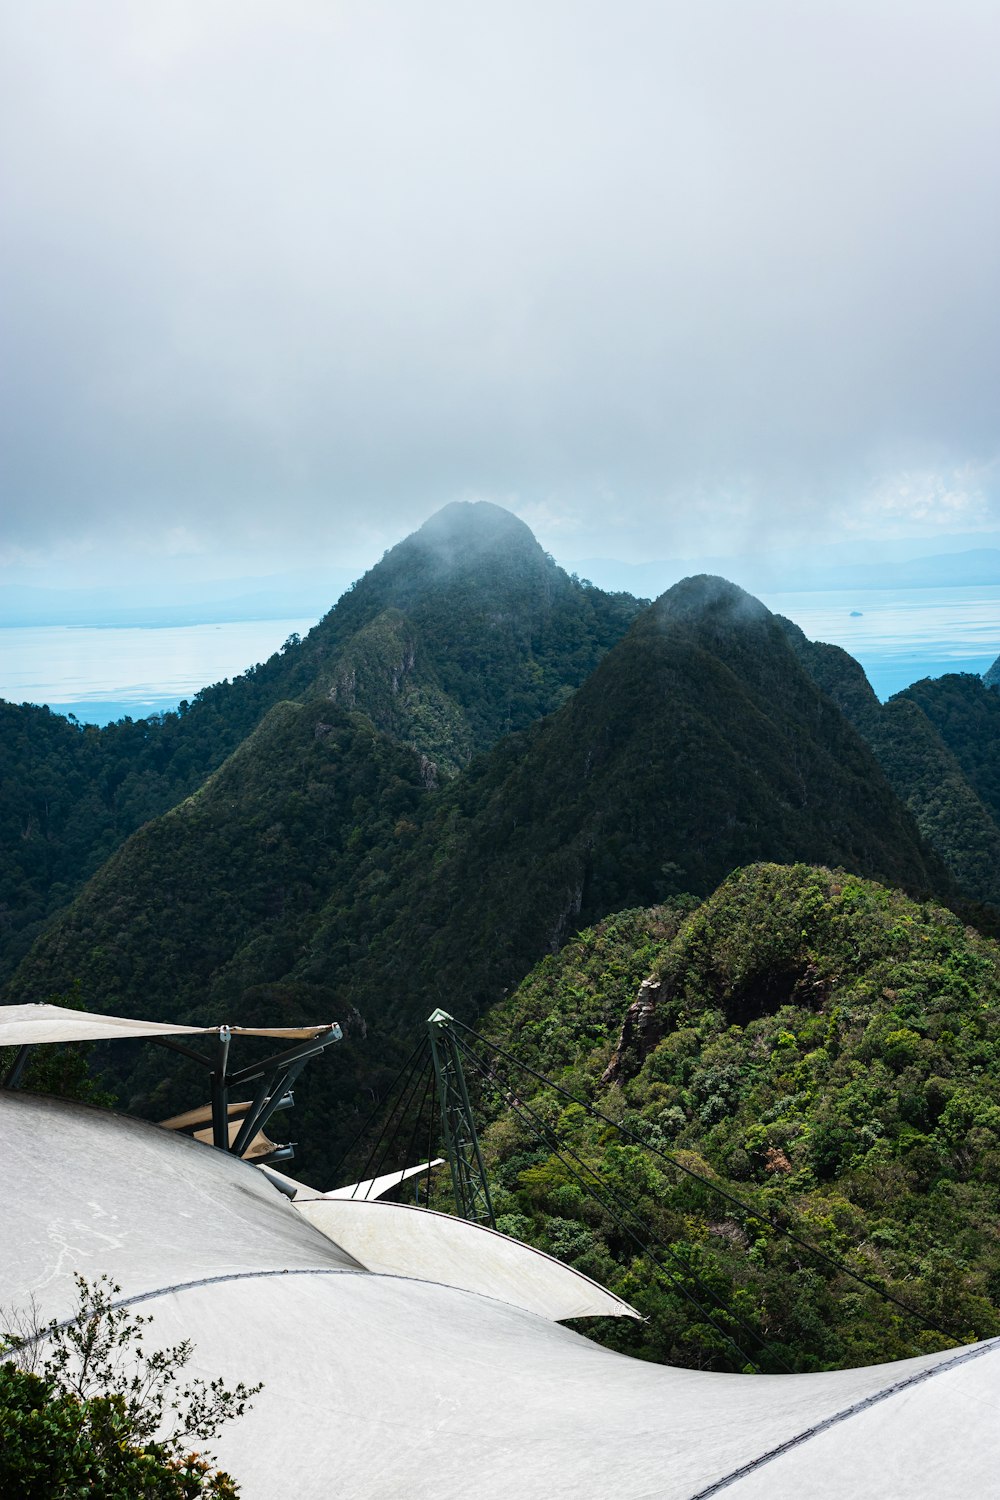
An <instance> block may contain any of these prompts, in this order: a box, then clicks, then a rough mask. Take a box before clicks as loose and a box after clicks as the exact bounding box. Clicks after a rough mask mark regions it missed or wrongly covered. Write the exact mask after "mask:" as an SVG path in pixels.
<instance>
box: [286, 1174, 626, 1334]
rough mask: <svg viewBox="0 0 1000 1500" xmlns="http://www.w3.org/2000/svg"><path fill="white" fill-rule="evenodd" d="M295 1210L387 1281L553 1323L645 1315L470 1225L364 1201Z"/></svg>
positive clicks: (298, 1202) (310, 1203) (545, 1258)
mask: <svg viewBox="0 0 1000 1500" xmlns="http://www.w3.org/2000/svg"><path fill="white" fill-rule="evenodd" d="M295 1208H296V1209H297V1211H298V1212H299V1213H300V1214H301V1215H302V1217H303V1218H304V1219H308V1221H309V1223H310V1224H313V1225H315V1227H316V1228H317V1229H318V1230H320V1232H321V1233H322V1234H325V1235H326V1236H327V1237H328V1238H329V1239H331V1240H333V1242H334V1244H336V1245H339V1246H340V1247H341V1249H343V1250H346V1251H347V1253H348V1254H349V1255H353V1256H354V1259H355V1260H357V1261H360V1262H361V1264H362V1265H363V1266H365V1267H366V1268H367V1269H368V1270H369V1271H375V1272H377V1273H379V1274H380V1275H386V1276H412V1277H414V1278H415V1279H416V1280H417V1281H437V1282H441V1283H442V1284H443V1285H445V1286H456V1287H461V1289H462V1290H463V1291H466V1292H478V1293H479V1295H480V1296H482V1297H495V1298H497V1300H498V1301H500V1302H509V1303H510V1304H511V1306H512V1307H520V1308H523V1309H524V1310H525V1312H532V1313H537V1314H538V1316H539V1317H540V1318H550V1319H551V1320H552V1321H553V1322H560V1321H561V1320H562V1319H564V1318H600V1317H605V1318H638V1316H639V1314H638V1313H637V1312H636V1310H635V1308H634V1307H629V1305H628V1303H627V1302H623V1301H622V1300H621V1298H620V1297H615V1296H614V1295H613V1294H612V1293H611V1292H608V1291H605V1289H604V1287H602V1286H598V1284H597V1282H596V1281H591V1279H590V1277H589V1276H581V1274H580V1272H579V1271H574V1270H571V1269H570V1267H569V1266H564V1265H563V1264H562V1262H561V1261H558V1260H553V1258H552V1256H551V1255H545V1254H543V1253H542V1251H541V1250H535V1249H533V1248H532V1247H531V1246H530V1245H524V1244H522V1243H521V1241H520V1240H513V1239H511V1238H510V1237H509V1236H508V1235H506V1234H498V1233H497V1231H496V1230H495V1229H486V1228H484V1227H483V1226H482V1225H479V1224H470V1223H468V1222H467V1221H466V1220H465V1219H456V1218H452V1217H450V1216H449V1215H448V1214H438V1213H432V1212H431V1211H430V1210H428V1209H426V1208H415V1207H411V1206H410V1205H409V1204H405V1203H377V1202H370V1201H369V1202H366V1201H365V1200H364V1199H363V1198H354V1199H351V1198H342V1199H334V1200H331V1199H330V1197H329V1196H326V1197H323V1198H296V1199H295Z"/></svg>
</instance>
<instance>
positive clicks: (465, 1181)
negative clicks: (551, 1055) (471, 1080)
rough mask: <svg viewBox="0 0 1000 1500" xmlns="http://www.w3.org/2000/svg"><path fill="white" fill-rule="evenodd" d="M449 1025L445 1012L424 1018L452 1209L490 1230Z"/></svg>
mask: <svg viewBox="0 0 1000 1500" xmlns="http://www.w3.org/2000/svg"><path fill="white" fill-rule="evenodd" d="M452 1023H453V1018H452V1017H451V1016H449V1014H448V1012H447V1011H445V1010H436V1011H435V1012H434V1014H433V1015H432V1016H429V1017H428V1019H427V1031H428V1033H429V1035H430V1041H431V1059H432V1061H433V1063H434V1077H435V1079H436V1081H437V1091H438V1102H439V1104H440V1107H441V1132H442V1135H443V1145H444V1152H445V1155H446V1156H447V1158H448V1165H449V1167H450V1168H451V1182H452V1187H453V1188H454V1190H455V1207H456V1209H457V1211H458V1213H459V1215H460V1216H461V1218H463V1219H471V1220H472V1222H473V1223H474V1224H487V1225H488V1226H489V1227H490V1229H495V1228H496V1218H495V1216H494V1213H493V1200H492V1199H491V1197H490V1187H489V1183H488V1182H487V1180H486V1168H485V1166H484V1165H483V1155H482V1152H481V1151H480V1149H479V1137H478V1135H477V1134H476V1122H475V1121H474V1120H473V1118H472V1106H471V1104H470V1103H469V1091H468V1089H467V1088H466V1085H465V1072H464V1070H463V1068H462V1055H461V1052H460V1051H459V1047H458V1038H457V1037H456V1036H455V1032H454V1029H453V1024H452Z"/></svg>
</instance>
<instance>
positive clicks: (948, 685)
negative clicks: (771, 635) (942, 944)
mask: <svg viewBox="0 0 1000 1500" xmlns="http://www.w3.org/2000/svg"><path fill="white" fill-rule="evenodd" d="M783 624H784V627H785V629H786V631H787V632H788V637H789V640H790V641H791V643H792V646H793V648H794V649H795V651H796V652H797V653H798V655H799V658H800V660H801V661H802V663H803V665H804V666H805V668H806V670H807V671H808V672H809V674H810V675H811V676H812V678H813V680H814V681H815V682H816V683H817V684H818V685H819V686H820V687H822V688H823V690H824V691H825V692H827V693H829V695H830V696H831V698H833V699H834V701H835V702H836V703H837V704H838V706H839V707H840V708H841V710H842V711H843V713H844V714H845V715H846V716H847V718H848V719H850V721H851V723H852V724H853V725H854V727H855V728H856V729H857V730H858V732H859V734H861V735H862V736H863V737H864V738H865V740H866V741H867V742H868V744H869V745H870V747H871V749H872V751H873V753H874V755H875V757H876V759H877V760H878V762H879V764H880V765H881V767H882V769H883V771H884V772H885V775H886V777H887V778H888V780H889V783H890V785H891V786H892V788H893V790H894V791H895V792H896V794H897V796H898V797H899V798H900V799H901V800H902V801H903V802H904V803H905V804H906V806H907V807H908V808H909V810H910V812H911V813H912V814H913V817H914V819H915V820H916V823H917V826H918V828H919V829H920V832H921V833H922V834H923V836H924V838H925V839H926V840H927V842H928V844H929V845H930V846H931V848H932V849H933V850H934V851H935V853H936V854H937V855H938V856H939V858H940V859H941V860H942V861H943V862H944V863H945V864H946V865H947V867H948V869H949V870H950V872H951V874H952V875H953V877H954V879H955V881H956V883H957V884H958V886H959V887H960V888H961V889H962V891H964V892H965V893H966V894H967V895H968V896H970V897H972V898H974V899H975V900H976V901H980V902H985V903H989V904H990V905H991V906H993V907H997V906H1000V694H998V693H995V692H992V691H991V690H990V689H989V688H987V687H985V686H984V685H983V682H982V679H981V678H979V677H976V676H975V675H974V674H972V673H949V674H948V675H946V676H944V677H939V678H933V679H932V678H925V679H924V680H923V681H921V682H918V683H914V684H913V686H912V687H909V688H905V689H904V690H903V692H901V693H896V694H895V696H894V697H892V698H890V699H889V701H888V702H887V703H884V704H883V703H880V702H879V701H878V698H877V697H876V696H875V693H874V692H873V690H872V688H871V686H870V685H869V682H868V679H867V678H866V677H865V674H864V672H863V670H862V669H861V667H860V666H859V664H858V663H857V662H856V661H855V660H854V658H853V657H852V656H849V655H848V654H847V652H846V651H843V650H842V649H841V648H840V647H839V646H827V645H823V644H821V643H819V642H816V641H809V640H807V639H806V637H805V635H804V634H803V633H802V631H801V630H800V629H799V627H798V626H797V625H793V624H792V623H791V622H790V621H788V620H786V621H783ZM982 915H983V916H984V917H985V919H986V920H987V921H988V923H990V925H992V926H994V927H995V926H996V913H995V912H994V913H992V914H990V913H984V914H982Z"/></svg>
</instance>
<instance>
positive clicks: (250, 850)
mask: <svg viewBox="0 0 1000 1500" xmlns="http://www.w3.org/2000/svg"><path fill="white" fill-rule="evenodd" d="M758 859H772V860H781V861H796V860H801V859H804V860H809V861H813V862H823V863H829V864H840V865H844V866H845V867H847V868H849V869H851V870H853V871H855V872H858V873H863V874H872V875H878V876H879V877H881V878H883V879H885V880H887V881H890V882H892V883H893V884H897V885H901V886H904V887H906V888H909V889H911V890H915V891H930V890H937V891H938V892H944V893H947V891H948V889H949V882H948V878H947V876H946V874H945V872H944V869H943V867H941V866H940V865H938V864H937V862H936V861H935V859H934V858H933V856H932V855H930V854H929V853H928V851H927V850H926V848H925V847H924V846H923V844H922V842H921V840H920V837H919V834H918V833H917V830H916V827H915V825H914V824H913V821H912V819H911V818H910V816H909V814H908V813H907V812H906V810H905V808H904V807H903V806H902V805H901V804H900V802H899V801H898V800H897V798H896V797H895V796H894V794H893V793H892V791H891V789H890V788H889V786H888V784H887V782H886V781H885V778H884V776H883V775H882V773H881V771H880V770H879V768H878V765H877V764H876V762H875V760H874V758H873V756H872V754H871V752H870V750H869V749H868V748H867V746H866V745H865V744H864V742H863V741H862V739H861V738H860V737H859V735H858V734H857V733H856V732H855V731H854V729H853V728H852V727H851V725H850V724H849V723H848V722H847V720H846V718H845V717H844V715H843V714H842V713H841V712H840V711H839V709H838V708H837V707H836V706H835V704H834V703H833V702H832V700H831V699H830V698H828V697H827V696H826V695H825V694H824V693H823V692H822V691H821V690H820V689H819V688H818V687H817V686H816V684H815V683H814V682H813V681H812V680H811V678H810V677H809V676H808V675H807V673H806V672H805V670H804V669H803V667H802V665H801V663H800V661H799V659H798V657H797V655H796V653H795V651H794V650H793V649H792V646H791V644H790V643H789V640H788V637H787V634H786V632H785V631H784V629H783V628H782V626H781V624H780V623H779V621H778V620H777V619H776V618H775V617H774V616H772V615H771V614H770V613H769V612H768V611H767V610H766V609H765V608H764V606H763V605H761V604H759V603H758V602H757V601H756V600H754V599H752V598H750V596H748V595H747V594H744V593H743V592H742V590H740V589H738V588H736V587H734V586H733V585H731V584H728V583H726V582H725V581H724V580H721V579H714V578H696V579H688V580H685V581H684V582H683V583H680V584H677V585H676V586H675V587H674V588H673V589H671V590H670V591H669V592H668V593H667V594H666V595H664V596H663V598H662V599H661V600H660V601H658V603H657V604H656V605H654V606H653V607H651V608H650V609H648V610H646V611H644V612H643V614H641V615H640V616H639V617H638V618H637V620H636V621H635V623H634V624H633V626H632V628H631V629H630V630H629V632H628V634H627V635H626V636H625V637H624V639H622V640H621V641H620V642H619V644H618V645H617V646H616V647H614V648H613V650H611V651H610V652H608V653H607V655H606V656H605V657H604V658H603V660H602V661H601V663H600V664H599V666H598V667H597V669H596V670H595V671H594V672H593V673H592V674H591V675H590V677H589V678H588V679H587V681H586V682H585V683H584V685H583V686H582V687H581V688H580V689H579V690H578V691H577V692H576V693H575V694H574V695H573V696H572V697H571V698H570V699H569V700H568V701H567V702H566V703H565V704H564V705H563V707H562V708H560V709H559V710H557V712H555V713H554V714H552V715H550V716H549V717H547V718H545V719H543V720H539V721H537V722H536V723H535V724H534V725H532V726H531V727H530V728H528V729H527V730H524V731H522V732H521V733H520V734H515V735H512V736H510V737H508V738H506V739H505V740H503V741H501V742H500V743H499V744H498V745H497V746H496V747H495V748H494V749H493V750H492V751H489V752H487V753H485V754H484V755H481V756H479V757H477V758H476V759H475V760H474V761H473V762H472V764H471V766H470V767H469V768H468V770H467V771H465V772H464V773H462V774H461V775H459V776H457V777H456V778H454V780H453V781H452V782H450V783H448V784H445V785H444V786H442V787H441V788H440V789H439V790H436V791H435V790H433V783H432V779H431V778H429V777H428V775H427V766H426V760H425V758H422V757H421V756H420V755H418V754H417V752H416V751H415V750H413V749H412V748H409V747H406V746H403V745H400V744H399V743H398V742H397V741H395V740H393V739H392V738H391V737H390V736H389V735H387V734H385V733H384V732H383V731H382V730H379V729H377V728H376V727H375V726H374V725H373V724H372V722H371V719H370V718H368V717H367V716H362V715H359V714H352V713H347V712H345V711H344V710H343V709H342V708H341V707H339V706H338V705H337V704H336V703H334V702H332V701H331V700H330V698H329V697H316V696H313V697H310V698H307V699H306V700H304V701H302V702H300V703H296V704H291V703H286V704H281V705H277V706H276V707H275V708H274V709H272V710H271V712H270V714H269V715H268V716H267V717H266V718H265V720H264V722H263V723H262V725H261V726H260V728H259V729H258V730H257V731H256V732H255V734H254V735H253V736H252V737H251V738H250V739H249V740H248V741H247V742H246V743H245V744H244V745H243V746H241V748H240V750H239V751H238V752H237V754H236V755H235V756H233V757H232V758H231V759H230V760H229V761H228V762H227V763H226V764H225V765H224V766H223V767H222V768H221V769H220V771H219V772H217V773H216V774H215V776H214V777H213V778H212V779H211V780H210V781H209V782H208V784H207V785H206V786H205V787H204V788H203V789H202V790H201V791H200V792H199V793H198V794H196V795H195V796H194V797H193V798H191V799H189V800H188V801H187V802H185V803H184V804H182V805H181V806H180V807H178V808H176V809H174V810H173V811H171V812H170V813H168V814H167V815H165V816H164V817H161V818H159V819H157V820H154V821H152V822H151V823H149V824H148V825H147V826H146V827H144V828H143V829H141V830H140V831H139V832H138V833H137V834H135V835H133V837H132V838H131V839H130V840H129V841H128V842H127V843H126V844H125V845H124V846H123V847H122V848H121V849H120V850H119V851H118V853H117V854H116V855H115V856H114V857H113V858H112V859H111V860H110V861H109V862H108V864H107V865H106V866H105V867H104V868H103V869H102V870H101V871H100V872H99V873H98V874H97V875H96V876H95V877H94V879H93V880H92V881H91V882H90V883H89V885H88V886H87V887H86V888H85V889H84V891H83V892H82V893H81V895H80V897H79V898H78V899H77V900H76V901H75V902H74V904H73V905H72V906H71V907H70V909H69V910H68V911H67V912H66V913H64V914H63V915H62V916H61V917H59V918H58V919H56V920H55V921H54V922H53V924H52V925H51V927H50V929H49V930H48V931H47V932H46V933H45V934H44V935H43V936H42V937H41V938H40V939H39V940H38V941H37V942H36V944H35V946H34V948H33V950H32V952H31V953H30V954H29V955H28V957H27V958H26V959H25V960H24V962H23V963H22V964H21V966H20V968H19V970H18V972H17V974H16V976H15V978H14V980H13V982H12V985H11V998H12V999H15V1000H22V999H24V1000H26V999H40V998H44V997H45V996H47V995H49V994H52V993H60V992H63V991H65V990H66V989H67V988H68V987H69V986H70V985H71V984H72V983H73V982H74V981H78V982H79V984H80V998H81V1000H82V1001H83V1003H85V1004H86V1005H88V1006H91V1007H92V1008H95V1009H108V1010H111V1011H113V1012H114V1011H122V1012H124V1013H126V1014H138V1015H144V1016H157V1017H163V1018H171V1019H177V1020H188V1019H194V1018H196V1017H197V1018H201V1019H204V1020H207V1021H210V1020H212V1019H218V1017H219V1016H221V1015H225V1016H226V1017H228V1018H229V1019H231V1020H233V1021H237V1022H241V1023H244V1024H246V1023H249V1022H250V1021H251V1020H258V1021H259V1020H260V1019H262V1018H263V1017H262V1012H266V1014H267V1015H269V1016H270V1017H271V1018H272V1024H273V1023H274V1022H275V1021H276V1020H278V1019H281V1018H283V1019H286V1020H288V1021H289V1022H292V1021H295V1020H305V1019H308V1018H310V1017H313V1018H315V1015H316V1014H317V1013H319V1011H320V1010H321V1011H322V1013H323V1014H328V1015H331V1016H334V1015H336V1016H337V1017H338V1018H340V1019H346V1020H347V1021H348V1022H349V1023H351V1018H352V1017H353V1018H354V1021H353V1036H352V1038H351V1039H349V1041H348V1042H347V1043H345V1044H343V1045H342V1046H340V1047H338V1048H336V1049H334V1052H333V1053H332V1054H331V1062H330V1063H329V1065H327V1066H325V1067H324V1070H323V1073H322V1074H321V1075H317V1076H314V1077H313V1078H311V1079H310V1080H309V1083H308V1085H307V1089H306V1090H305V1091H302V1092H303V1093H304V1094H305V1095H306V1097H307V1098H308V1100H309V1101H311V1102H310V1103H309V1105H308V1108H307V1113H306V1115H305V1116H303V1117H299V1118H298V1119H297V1121H296V1128H297V1131H299V1130H300V1128H301V1127H302V1125H303V1124H304V1123H305V1124H307V1125H308V1129H302V1130H301V1134H300V1139H302V1140H304V1141H305V1140H306V1139H307V1137H311V1139H309V1140H308V1148H309V1149H308V1152H307V1154H306V1163H307V1165H306V1167H304V1168H303V1170H304V1171H306V1172H307V1173H308V1172H309V1171H312V1172H313V1173H314V1174H316V1175H321V1174H322V1173H323V1171H324V1168H326V1169H328V1168H329V1164H330V1161H331V1160H332V1159H333V1158H334V1157H335V1155H336V1149H335V1148H336V1146H337V1143H338V1141H339V1140H341V1139H342V1137H343V1134H344V1132H345V1131H346V1130H348V1129H349V1128H350V1126H351V1124H352V1123H353V1112H354V1110H355V1108H356V1100H357V1094H358V1092H359V1090H360V1088H361V1087H362V1086H368V1085H367V1082H366V1080H367V1079H369V1078H370V1070H371V1067H372V1064H373V1060H377V1066H384V1065H387V1064H388V1063H391V1062H392V1061H393V1059H394V1058H398V1055H399V1052H400V1050H401V1049H402V1048H403V1047H404V1046H406V1047H408V1045H409V1041H408V1039H409V1038H410V1037H411V1036H412V1034H413V1031H414V1028H415V1027H416V1026H417V1025H418V1024H419V1022H420V1021H422V1020H423V1018H424V1017H426V1015H427V1014H428V1013H429V1012H430V1010H432V1009H433V1008H434V1006H435V1005H439V1004H440V1005H444V1006H445V1007H446V1008H447V1009H449V1010H451V1011H452V1012H454V1013H456V1014H459V1015H463V1016H465V1017H466V1018H471V1017H474V1016H477V1015H479V1014H481V1013H482V1012H483V1011H484V1010H485V1009H487V1008H488V1007H489V1006H490V1005H491V1004H493V1003H495V1002H496V1001H497V1000H498V999H500V997H501V996H502V995H503V994H504V992H505V991H506V990H507V989H508V988H509V987H510V986H511V985H513V984H516V983H517V982H518V981H519V980H520V978H521V977H522V976H523V975H524V974H525V973H526V972H527V971H528V969H529V968H530V967H531V966H532V964H533V963H535V962H536V961H537V960H538V959H539V957H541V955H543V954H544V953H545V952H547V951H553V950H555V949H556V948H558V947H559V946H560V944H561V943H562V942H564V941H565V940H566V939H567V938H568V937H570V936H571V935H572V933H573V932H574V931H575V930H576V929H577V928H578V927H579V926H580V925H581V923H586V922H590V921H593V920H595V919H598V918H600V917H603V916H604V915H606V914H607V913H608V912H612V911H615V910H618V909H620V908H623V907H627V906H636V905H648V904H650V903H651V902H654V901H656V900H657V899H662V898H663V897H664V896H666V895H669V894H670V893H672V892H678V891H690V892H693V893H694V894H695V895H699V896H704V895H706V894H707V893H708V892H710V891H711V890H712V889H713V888H714V887H715V886H716V885H717V884H718V882H719V881H720V880H722V879H724V878H725V876H726V875H727V874H728V873H729V872H730V871H731V870H732V869H733V868H734V867H737V866H740V865H743V864H746V863H748V862H751V861H754V860H758ZM365 1038H367V1039H365ZM129 1089H130V1099H131V1102H132V1104H133V1105H134V1106H135V1107H139V1106H140V1105H141V1107H142V1108H143V1109H145V1110H147V1111H150V1112H153V1113H162V1114H166V1113H169V1112H170V1109H169V1108H168V1107H167V1104H168V1102H169V1103H170V1104H173V1102H174V1100H173V1099H170V1100H169V1101H168V1100H167V1099H166V1098H165V1097H163V1096H162V1095H159V1094H157V1095H155V1096H154V1094H153V1084H152V1082H151V1079H150V1078H149V1077H146V1076H144V1077H142V1078H140V1077H138V1076H137V1077H136V1078H134V1079H133V1080H132V1082H131V1083H130V1084H129ZM142 1096H145V1097H142ZM320 1120H322V1129H320V1128H319V1127H318V1124H316V1125H314V1124H311V1123H309V1122H310V1121H315V1122H318V1121H320Z"/></svg>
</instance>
